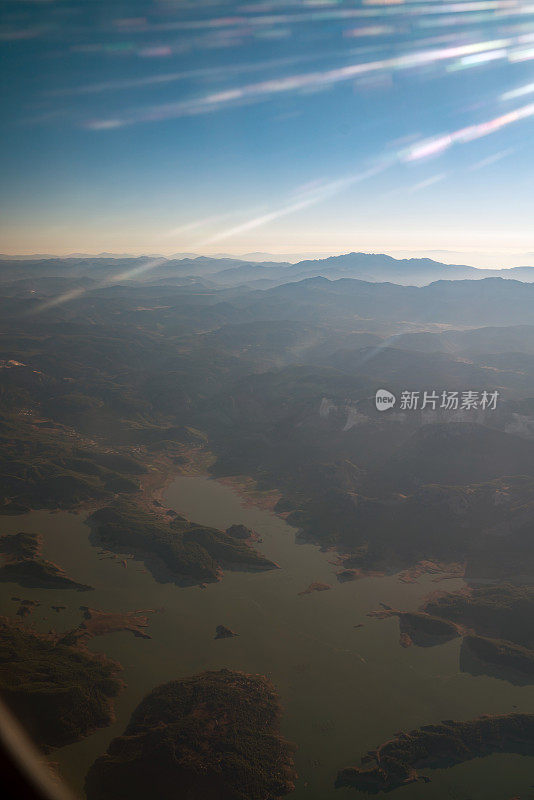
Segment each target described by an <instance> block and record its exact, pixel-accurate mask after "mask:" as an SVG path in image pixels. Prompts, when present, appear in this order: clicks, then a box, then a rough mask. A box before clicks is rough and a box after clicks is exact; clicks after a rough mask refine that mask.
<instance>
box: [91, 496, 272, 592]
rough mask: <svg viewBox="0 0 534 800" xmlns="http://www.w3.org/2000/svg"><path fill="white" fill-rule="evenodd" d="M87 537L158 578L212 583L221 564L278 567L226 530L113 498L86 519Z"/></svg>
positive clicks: (168, 580)
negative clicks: (127, 555) (140, 562)
mask: <svg viewBox="0 0 534 800" xmlns="http://www.w3.org/2000/svg"><path fill="white" fill-rule="evenodd" d="M89 524H90V525H92V527H93V533H92V540H93V542H94V543H97V544H100V545H104V546H105V547H106V548H108V549H110V550H113V551H115V552H118V553H124V552H128V553H132V554H133V555H134V556H135V557H136V558H139V559H142V560H143V561H144V562H145V564H146V566H147V568H148V569H149V570H150V572H151V573H152V575H153V576H154V577H155V578H156V580H159V581H161V582H175V583H178V584H188V583H189V584H192V583H197V584H198V583H211V582H214V581H217V580H219V579H220V577H221V575H222V569H223V567H226V568H228V569H239V570H252V571H261V570H267V569H276V568H277V565H276V564H275V563H274V562H272V561H269V559H267V558H265V556H262V555H261V554H260V553H258V552H257V551H256V550H254V549H253V548H252V547H251V546H250V545H249V544H248V541H243V540H242V539H240V538H237V537H236V536H234V535H232V534H229V533H228V532H225V531H221V530H218V529H217V528H209V527H205V526H202V525H197V524H195V523H192V522H189V521H188V520H185V519H183V518H180V517H179V516H175V517H173V518H172V519H171V521H168V520H167V519H165V518H163V517H162V516H160V515H158V514H156V513H153V512H151V511H149V510H147V509H146V508H144V507H143V506H141V505H140V504H139V503H136V502H134V501H132V500H128V499H125V498H118V499H117V500H115V502H114V503H112V504H110V505H107V506H105V507H104V508H100V509H98V510H97V511H95V512H94V513H93V514H92V515H91V517H90V518H89Z"/></svg>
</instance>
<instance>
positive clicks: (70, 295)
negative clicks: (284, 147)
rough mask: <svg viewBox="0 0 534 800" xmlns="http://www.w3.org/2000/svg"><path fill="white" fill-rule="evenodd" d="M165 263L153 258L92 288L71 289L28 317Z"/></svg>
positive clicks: (32, 311)
mask: <svg viewBox="0 0 534 800" xmlns="http://www.w3.org/2000/svg"><path fill="white" fill-rule="evenodd" d="M166 261H167V259H165V258H155V259H152V260H151V261H148V262H147V263H146V264H140V265H139V266H137V267H134V268H133V269H129V270H125V271H124V272H117V273H116V274H115V275H112V276H110V277H109V278H106V280H103V281H98V283H96V284H94V285H93V286H87V287H83V288H79V289H71V290H69V291H68V292H63V293H62V294H60V295H57V296H56V297H54V298H52V299H51V300H46V301H45V302H44V303H40V304H39V305H38V306H37V307H36V308H34V309H32V310H31V311H30V312H29V315H34V314H38V313H41V312H43V311H48V310H49V309H51V308H55V307H56V306H61V305H63V304H64V303H68V302H70V301H71V300H78V298H80V297H82V296H83V295H84V294H87V292H92V291H95V290H97V289H104V288H106V287H107V286H112V285H113V284H115V283H121V282H122V281H127V280H129V279H130V278H134V277H136V276H137V275H141V274H142V273H144V272H149V271H150V270H152V269H155V268H156V267H159V266H161V264H164V263H165V262H166Z"/></svg>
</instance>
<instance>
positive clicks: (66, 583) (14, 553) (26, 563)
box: [0, 531, 93, 592]
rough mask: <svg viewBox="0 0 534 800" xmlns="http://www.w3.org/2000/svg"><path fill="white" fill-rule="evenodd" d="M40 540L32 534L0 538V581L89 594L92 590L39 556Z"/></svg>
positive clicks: (21, 533)
mask: <svg viewBox="0 0 534 800" xmlns="http://www.w3.org/2000/svg"><path fill="white" fill-rule="evenodd" d="M42 543H43V537H42V536H39V535H38V534H34V533H24V532H22V531H21V532H19V533H13V534H9V535H5V536H0V554H2V555H3V556H4V563H3V565H2V566H0V580H2V581H12V582H13V583H18V584H19V585H20V586H27V587H30V588H32V589H35V588H38V589H75V590H76V591H78V592H87V591H90V590H91V589H92V588H93V587H92V586H88V585H87V584H85V583H78V582H77V581H74V580H72V578H69V576H68V575H67V574H66V572H65V571H64V570H63V569H62V568H61V567H58V565H57V564H54V563H53V562H52V561H47V560H46V559H45V558H43V557H42V552H41V548H42Z"/></svg>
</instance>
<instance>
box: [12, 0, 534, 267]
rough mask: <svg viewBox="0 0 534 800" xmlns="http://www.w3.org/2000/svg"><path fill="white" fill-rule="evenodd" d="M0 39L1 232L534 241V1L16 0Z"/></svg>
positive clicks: (486, 250)
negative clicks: (2, 121) (1, 122)
mask: <svg viewBox="0 0 534 800" xmlns="http://www.w3.org/2000/svg"><path fill="white" fill-rule="evenodd" d="M0 47H1V52H2V73H3V83H2V102H3V109H4V114H3V118H4V119H5V120H6V123H5V124H4V125H3V126H2V130H1V133H0V136H1V137H2V139H3V141H2V148H1V154H2V155H1V158H2V165H1V168H2V176H3V179H2V223H1V240H0V250H1V251H2V252H4V253H31V252H46V253H59V254H65V253H70V252H79V251H82V252H100V251H113V252H132V253H163V254H171V253H176V252H189V251H194V252H206V253H219V252H231V253H244V252H248V251H256V250H266V251H271V252H283V253H288V252H325V253H326V252H332V253H335V252H343V251H347V250H366V251H375V252H377V251H386V252H392V253H401V252H402V253H406V254H408V253H412V252H413V253H416V252H430V251H444V250H449V251H452V253H451V256H450V258H448V259H446V260H455V258H454V254H455V253H461V254H462V255H463V256H464V259H463V260H466V259H467V257H468V254H469V253H471V255H472V257H471V262H472V263H477V262H478V263H488V264H489V263H490V261H491V263H502V264H503V265H511V264H514V263H534V261H533V260H532V259H533V258H534V255H532V254H533V253H534V239H533V235H532V222H531V220H532V217H533V211H534V208H533V205H534V200H533V192H532V188H531V184H532V175H533V169H532V168H533V166H534V136H533V134H534V69H533V65H534V5H530V4H529V3H528V2H525V1H522V2H515V0H459V1H458V2H444V0H428V2H425V1H424V0H423V1H422V2H404V3H402V2H396V0H387V2H385V0H363V2H362V0H358V2H353V1H352V0H351V1H349V0H347V2H342V1H341V0H340V2H328V1H327V0H300V1H299V2H293V3H286V2H284V3H282V2H268V1H267V2H260V1H259V0H250V1H249V2H246V1H245V2H235V1H234V0H227V1H226V2H222V1H218V0H213V1H211V2H210V1H205V2H203V0H195V2H187V1H185V0H175V1H174V2H173V1H172V0H167V1H166V2H155V1H153V2H148V1H147V0H137V1H136V2H135V1H134V2H131V1H130V2H117V1H116V0H107V2H100V0H91V2H87V1H84V2H79V1H78V0H57V1H56V2H54V1H53V0H50V2H47V0H32V2H25V1H24V0H17V2H10V1H9V0H4V2H3V14H2V24H1V26H0ZM529 254H530V255H529Z"/></svg>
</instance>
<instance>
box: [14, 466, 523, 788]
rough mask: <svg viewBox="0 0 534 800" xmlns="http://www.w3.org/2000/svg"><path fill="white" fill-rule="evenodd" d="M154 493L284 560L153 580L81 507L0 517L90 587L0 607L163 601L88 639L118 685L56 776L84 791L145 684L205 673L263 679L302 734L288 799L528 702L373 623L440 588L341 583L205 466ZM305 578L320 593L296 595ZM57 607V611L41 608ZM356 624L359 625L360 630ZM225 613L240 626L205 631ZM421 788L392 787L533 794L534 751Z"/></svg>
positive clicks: (129, 605) (66, 621) (514, 689)
mask: <svg viewBox="0 0 534 800" xmlns="http://www.w3.org/2000/svg"><path fill="white" fill-rule="evenodd" d="M164 503H165V504H166V505H167V506H168V507H170V508H173V509H175V510H176V511H177V512H179V513H181V514H184V515H185V516H187V517H188V518H190V519H191V520H193V521H195V522H198V523H202V524H206V525H213V526H215V527H219V528H226V527H228V526H229V525H231V524H234V523H243V524H244V525H247V526H248V527H252V528H254V529H255V530H256V531H257V533H258V534H259V535H260V536H261V537H262V539H263V541H262V542H261V543H259V544H257V547H258V549H259V550H261V551H262V552H263V553H264V554H265V555H266V556H267V557H268V558H270V559H272V560H274V561H276V562H277V563H278V564H279V565H280V569H279V570H274V571H270V572H264V573H259V574H258V573H252V572H250V573H238V572H226V573H225V575H224V577H223V579H222V581H221V582H219V583H217V584H210V585H208V586H207V588H205V589H202V588H200V587H190V588H180V587H177V586H175V585H172V584H160V583H157V582H156V581H155V580H154V578H152V576H151V575H150V574H149V573H148V572H146V571H145V570H144V566H143V564H142V562H140V561H133V560H130V561H128V567H127V569H124V567H123V566H121V564H120V560H118V559H103V560H102V559H101V557H99V554H98V550H97V549H96V548H94V547H93V546H92V545H91V544H90V543H89V539H88V537H89V529H88V526H87V525H86V524H85V518H86V515H85V514H72V513H68V512H56V513H49V512H45V511H36V512H32V513H30V514H27V515H25V516H19V517H3V518H1V520H0V526H1V530H2V532H15V531H18V530H25V531H28V532H36V533H41V534H42V535H43V536H44V539H45V546H44V555H45V556H46V557H47V558H50V559H51V560H52V561H55V562H56V563H58V564H59V565H60V566H62V567H63V568H64V569H65V570H66V571H67V573H68V575H69V576H70V577H71V578H73V579H75V580H77V581H81V582H83V583H88V584H90V585H92V586H94V587H95V591H93V592H87V593H79V592H72V591H65V590H61V591H59V590H57V591H56V590H33V589H25V588H20V587H19V586H17V585H15V584H0V608H1V611H2V613H5V614H10V615H12V614H13V613H14V611H15V608H16V605H15V603H14V602H13V601H12V600H11V597H12V596H13V595H16V596H19V597H24V598H31V599H36V600H39V601H40V602H41V605H40V606H39V607H38V608H37V609H36V610H35V612H34V614H33V615H32V616H30V617H28V620H27V622H26V624H34V625H35V627H36V628H38V629H40V630H48V629H49V628H50V627H55V628H58V629H60V630H66V629H68V628H69V627H74V626H75V625H77V624H79V622H80V619H81V615H80V611H79V606H80V605H81V604H83V605H90V606H92V607H95V608H100V609H103V610H121V611H131V610H135V609H159V611H158V612H157V613H154V614H151V615H150V624H149V628H148V632H149V634H150V635H151V637H152V638H151V639H147V640H144V639H138V638H134V637H133V636H132V634H131V633H128V632H121V633H115V634H107V635H105V636H102V637H99V638H97V639H95V640H93V641H92V642H91V643H90V646H91V648H92V649H93V650H95V651H100V652H104V653H106V654H107V655H109V656H110V657H112V658H116V659H117V660H118V661H120V662H121V664H122V665H123V667H124V673H123V677H124V680H125V681H126V683H127V687H126V689H125V690H124V692H123V693H122V694H121V695H120V697H119V698H118V700H117V702H116V712H117V721H116V722H115V723H114V724H113V725H112V726H110V727H108V728H105V729H103V730H101V731H99V732H97V733H95V734H93V735H92V736H89V737H87V738H86V739H84V740H83V741H81V742H79V743H77V744H75V745H71V746H69V747H65V748H62V749H60V750H58V751H55V752H54V753H53V754H52V755H51V760H52V761H54V762H57V763H58V764H59V767H60V770H61V773H62V775H63V776H64V778H65V779H66V780H67V781H68V782H69V783H70V784H71V785H72V786H73V787H74V788H75V789H77V790H78V791H81V787H82V786H83V779H84V776H85V773H86V772H87V769H88V767H89V766H90V764H91V763H92V762H93V761H94V759H95V758H96V757H98V756H99V755H100V754H102V753H103V752H104V751H105V749H106V748H107V745H108V744H109V742H110V740H111V739H112V738H113V737H115V736H116V735H118V734H119V733H122V731H123V730H124V727H125V725H126V723H127V722H128V720H129V717H130V714H131V712H132V710H133V709H134V708H135V706H136V705H137V704H138V703H139V701H140V700H141V699H142V698H143V697H144V695H146V694H147V692H149V691H150V690H151V689H152V688H153V687H154V686H156V685H157V684H160V683H163V682H165V681H169V680H173V679H176V678H181V677H184V676H188V675H191V674H194V673H196V672H200V671H202V670H205V669H218V668H221V667H229V668H233V669H239V670H244V671H246V672H251V673H259V674H262V675H267V676H268V677H269V678H271V680H272V681H273V683H274V684H275V686H276V687H277V689H278V691H279V693H280V698H281V702H282V706H283V718H282V730H283V734H284V735H285V736H286V737H287V738H288V739H290V740H291V741H293V742H295V743H296V744H297V745H298V748H299V750H298V752H297V755H296V766H297V770H298V773H299V776H300V777H299V781H298V784H297V788H296V790H295V792H294V793H293V794H291V795H289V796H288V797H290V798H291V800H305V799H306V798H307V799H308V800H331V799H332V800H333V798H336V799H337V800H340V798H345V797H347V798H350V797H354V798H362V797H364V796H367V795H362V794H361V793H359V792H356V791H355V790H352V789H340V790H336V789H334V780H335V777H336V774H337V771H338V770H339V769H341V768H342V767H346V766H350V765H355V764H359V758H360V756H361V755H363V754H364V753H365V752H366V751H367V750H369V749H372V748H374V747H376V746H377V745H378V744H380V743H381V742H382V741H384V740H385V739H388V738H391V736H393V734H394V733H395V732H396V731H398V730H400V729H403V730H409V729H410V728H413V727H416V726H419V725H423V724H427V723H431V722H439V721H440V720H442V719H450V718H454V719H470V718H472V717H474V716H478V715H480V714H482V713H507V712H511V711H513V710H515V709H516V708H519V709H520V710H521V711H525V712H534V687H529V686H526V687H525V686H513V685H511V684H509V683H508V682H506V681H503V680H498V679H495V678H490V677H484V676H479V677H473V676H471V675H468V674H465V673H462V672H460V671H459V668H458V661H459V647H460V643H459V640H455V641H452V642H449V643H447V644H444V645H440V646H437V647H429V648H420V647H419V648H418V647H410V648H402V647H400V646H399V631H398V621H397V619H396V618H389V619H385V620H379V619H372V618H369V617H368V616H367V614H368V612H370V611H374V610H376V609H377V608H379V604H380V603H381V602H383V603H387V604H389V605H392V606H394V607H398V608H401V609H403V610H410V609H415V608H416V607H417V606H418V605H419V603H420V602H421V599H422V598H423V597H424V596H425V595H426V594H428V593H429V592H431V591H435V590H436V589H437V588H441V589H443V588H446V589H447V590H449V591H450V590H454V589H456V588H459V587H461V586H462V585H464V584H463V581H462V580H461V579H454V580H448V581H446V583H438V584H436V583H435V582H433V581H432V577H431V576H423V577H422V578H420V579H419V580H418V582H417V583H413V584H407V583H402V582H401V581H399V580H398V578H397V577H396V576H392V577H384V578H364V579H362V580H358V581H353V582H347V583H339V582H338V581H337V579H336V576H335V571H336V569H338V568H336V567H335V566H334V565H333V564H331V563H330V562H331V561H333V559H334V557H335V555H334V554H333V553H322V552H321V551H320V550H319V549H318V548H317V547H316V546H314V545H311V544H301V543H298V542H297V541H296V530H295V529H294V528H292V527H291V526H289V525H288V524H287V523H286V522H285V521H284V520H283V519H282V518H280V517H278V516H276V515H275V514H274V513H272V512H270V511H267V510H264V509H260V508H257V507H254V506H250V505H246V504H244V502H243V500H242V498H241V497H240V496H239V494H238V493H237V492H236V491H235V490H234V489H233V488H231V487H229V486H227V485H223V484H222V483H219V482H217V481H214V480H211V479H209V478H206V477H177V478H175V479H174V480H173V482H172V483H171V484H169V486H168V487H167V489H166V491H165V497H164ZM313 581H321V582H324V583H328V584H330V585H331V586H332V589H331V590H330V591H323V592H315V593H312V594H308V595H299V592H301V591H302V590H304V589H306V587H307V586H308V585H309V584H310V583H311V582H313ZM56 604H61V605H66V606H67V610H66V611H63V612H61V613H59V614H56V613H55V612H54V611H52V610H51V608H50V606H51V605H56ZM361 623H363V625H364V627H362V628H355V627H354V626H355V625H359V624H361ZM219 624H222V625H226V626H228V627H230V628H232V629H233V630H234V631H236V632H237V633H238V634H239V635H238V636H237V637H235V638H232V639H221V640H215V639H214V635H215V628H216V626H217V625H219ZM424 774H426V775H428V776H430V777H431V783H429V784H413V785H410V786H407V787H405V788H402V789H398V790H396V791H395V794H394V796H395V798H398V800H412V798H413V800H419V798H421V799H422V798H427V799H428V800H445V798H455V800H464V799H465V800H468V799H469V800H509V798H511V797H512V796H513V795H521V798H522V800H524V798H533V797H534V792H533V790H532V789H531V788H529V787H532V784H533V783H534V758H530V757H524V756H514V755H506V754H496V755H494V756H490V757H486V758H479V759H475V760H473V761H471V762H467V763H465V764H462V765H458V766H456V767H453V768H452V769H441V770H428V771H424Z"/></svg>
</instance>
